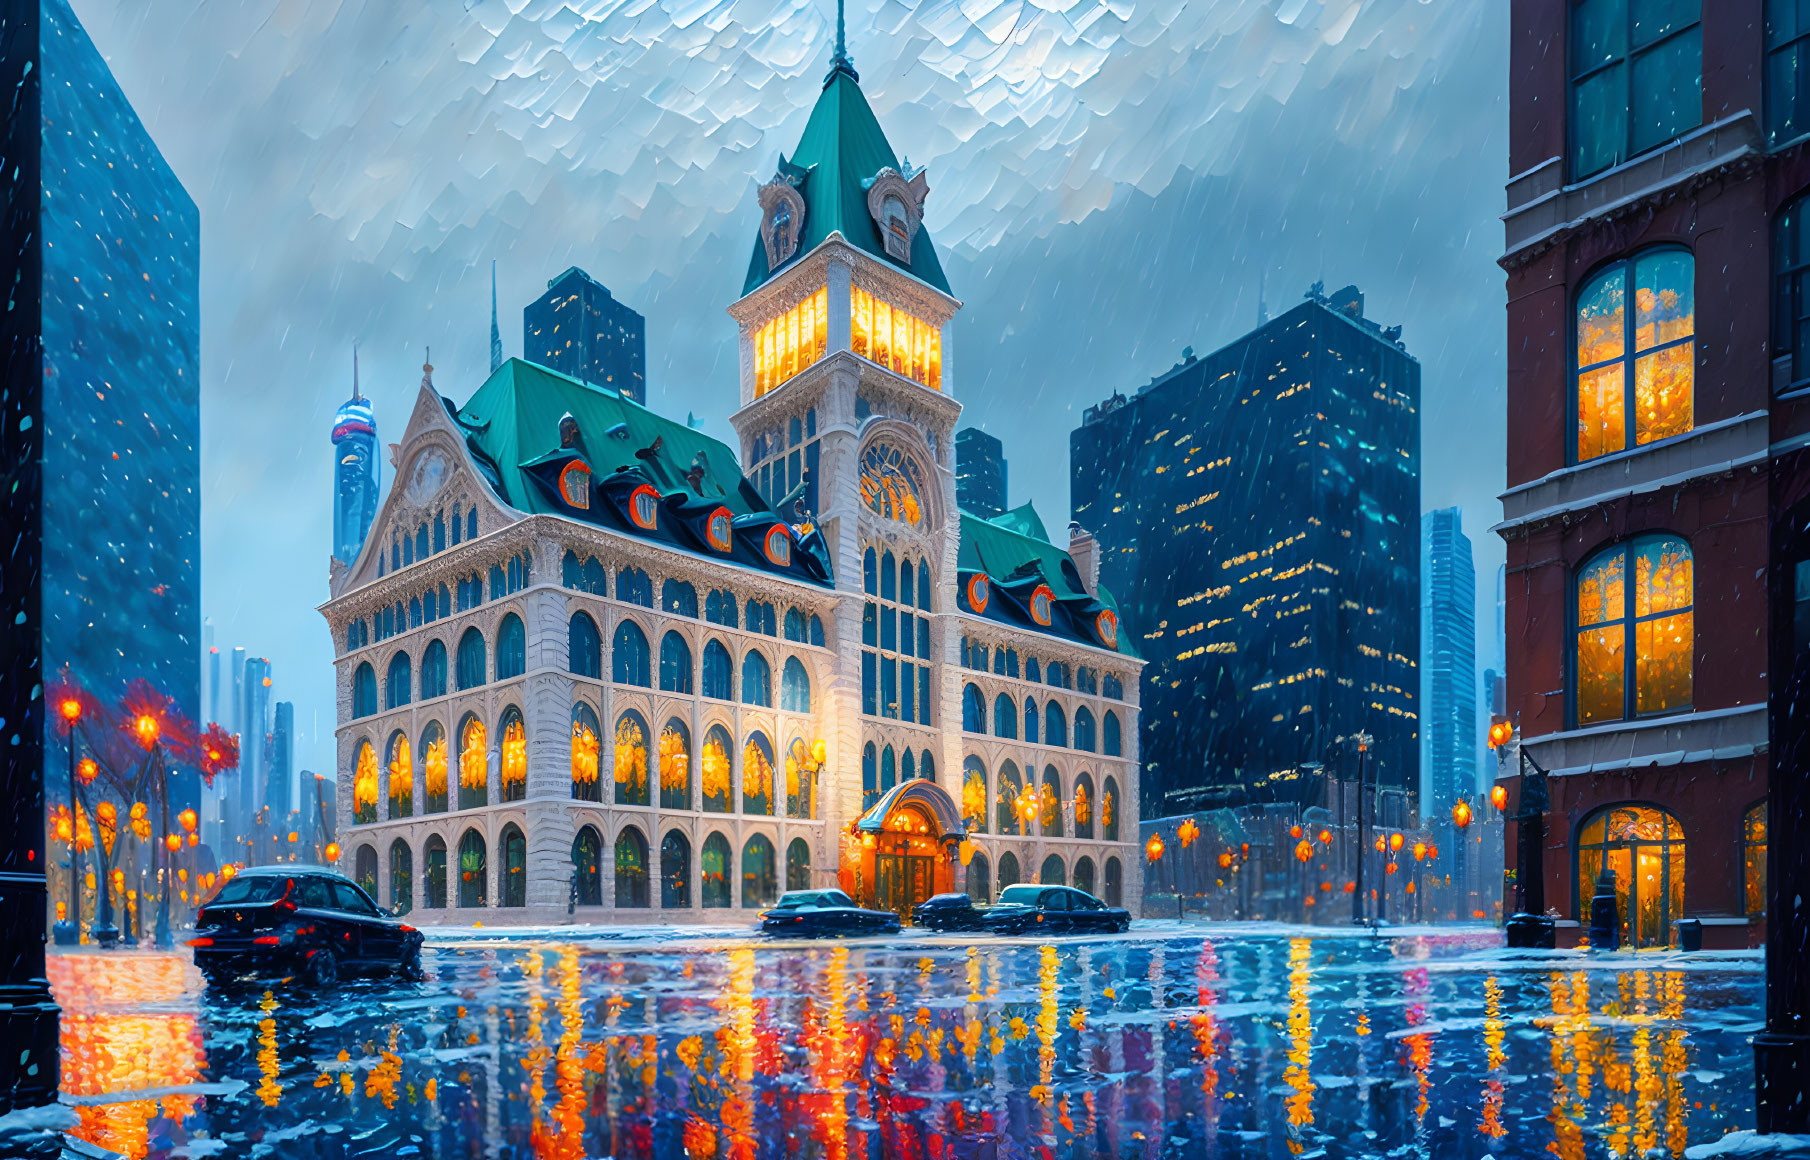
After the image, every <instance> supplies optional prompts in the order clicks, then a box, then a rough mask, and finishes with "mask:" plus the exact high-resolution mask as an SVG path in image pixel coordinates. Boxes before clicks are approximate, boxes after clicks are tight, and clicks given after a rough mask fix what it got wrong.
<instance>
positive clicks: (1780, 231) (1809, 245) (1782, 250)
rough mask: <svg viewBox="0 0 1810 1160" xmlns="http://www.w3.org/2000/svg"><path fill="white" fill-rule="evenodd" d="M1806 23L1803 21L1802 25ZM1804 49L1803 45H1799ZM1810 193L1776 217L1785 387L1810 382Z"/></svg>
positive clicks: (1776, 308)
mask: <svg viewBox="0 0 1810 1160" xmlns="http://www.w3.org/2000/svg"><path fill="white" fill-rule="evenodd" d="M1802 27H1803V26H1802V25H1800V28H1802ZM1800 51H1801V49H1800ZM1806 214H1810V197H1800V198H1798V199H1797V200H1796V201H1794V202H1792V203H1791V204H1789V205H1787V206H1786V207H1785V208H1784V209H1783V210H1781V211H1780V213H1779V215H1778V217H1777V218H1775V219H1773V227H1772V238H1773V262H1772V268H1773V271H1774V277H1775V278H1776V279H1777V280H1776V281H1775V282H1774V284H1773V292H1772V309H1773V323H1772V336H1771V337H1772V354H1773V356H1774V357H1775V358H1776V357H1777V356H1779V355H1783V354H1789V355H1790V356H1791V371H1790V374H1789V375H1788V376H1787V382H1785V383H1784V384H1782V386H1783V388H1784V389H1786V390H1793V389H1795V388H1797V387H1801V386H1804V385H1805V384H1806V382H1810V228H1806V227H1807V223H1806V221H1805V216H1806Z"/></svg>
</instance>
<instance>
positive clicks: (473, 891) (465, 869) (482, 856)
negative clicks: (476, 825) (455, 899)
mask: <svg viewBox="0 0 1810 1160" xmlns="http://www.w3.org/2000/svg"><path fill="white" fill-rule="evenodd" d="M487 853H488V851H487V850H486V849H485V846H484V835H482V834H480V833H478V832H477V831H476V830H466V831H465V836H464V837H462V838H460V839H459V906H460V907H461V908H462V909H464V908H470V907H474V906H483V905H485V898H486V897H487V895H488V893H489V892H488V891H487V890H486V889H485V887H486V885H487V881H486V879H487V876H488V875H489V873H490V867H489V864H488V862H489V860H488V858H487V857H486V855H487Z"/></svg>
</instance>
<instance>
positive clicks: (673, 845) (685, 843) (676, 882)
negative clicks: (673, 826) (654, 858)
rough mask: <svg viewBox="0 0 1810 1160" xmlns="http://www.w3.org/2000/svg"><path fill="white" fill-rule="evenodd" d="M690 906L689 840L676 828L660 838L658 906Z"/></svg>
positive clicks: (685, 907) (666, 908)
mask: <svg viewBox="0 0 1810 1160" xmlns="http://www.w3.org/2000/svg"><path fill="white" fill-rule="evenodd" d="M690 907H691V841H690V839H688V838H686V836H685V835H684V834H683V833H681V832H680V831H678V830H668V831H666V837H664V838H662V839H661V840H660V908H661V909H662V910H687V909H689V908H690Z"/></svg>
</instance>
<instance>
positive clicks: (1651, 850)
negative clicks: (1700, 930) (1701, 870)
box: [1574, 805, 1685, 950]
mask: <svg viewBox="0 0 1810 1160" xmlns="http://www.w3.org/2000/svg"><path fill="white" fill-rule="evenodd" d="M1577 852H1578V853H1577V887H1578V891H1577V908H1576V910H1575V912H1574V913H1577V914H1582V915H1588V914H1589V913H1590V899H1591V898H1592V897H1594V896H1595V894H1596V880H1597V878H1598V877H1600V876H1601V874H1602V872H1603V871H1604V870H1605V869H1607V870H1610V871H1613V872H1614V874H1615V900H1616V916H1617V918H1618V919H1619V920H1620V923H1621V932H1620V933H1621V943H1622V945H1623V946H1624V947H1626V948H1627V949H1629V950H1641V949H1643V948H1645V947H1658V946H1670V945H1671V943H1672V933H1673V932H1672V922H1673V920H1674V919H1679V918H1683V917H1684V853H1685V851H1684V830H1683V828H1681V827H1680V826H1679V825H1678V819H1676V818H1674V817H1673V816H1672V815H1671V814H1669V813H1666V812H1665V811H1664V810H1661V809H1657V808H1655V807H1653V806H1641V805H1621V806H1610V807H1608V808H1607V809H1603V810H1598V811H1597V812H1596V813H1595V814H1592V815H1591V816H1590V818H1589V819H1587V820H1586V821H1585V822H1584V825H1583V827H1582V828H1581V829H1580V830H1578V840H1577Z"/></svg>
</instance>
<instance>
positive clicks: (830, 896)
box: [760, 890, 899, 937]
mask: <svg viewBox="0 0 1810 1160" xmlns="http://www.w3.org/2000/svg"><path fill="white" fill-rule="evenodd" d="M760 928H761V930H763V931H765V932H766V933H768V934H782V935H785V934H789V935H796V936H800V937H807V936H808V937H815V936H818V935H845V934H898V933H899V916H898V915H896V914H894V913H893V912H892V911H890V910H867V909H865V908H864V907H860V906H856V905H855V900H854V899H852V898H850V897H849V896H848V895H846V894H844V893H843V892H842V891H840V890H788V891H786V892H785V893H784V894H782V895H780V897H779V903H778V905H776V906H774V907H773V909H772V910H767V911H763V912H761V916H760Z"/></svg>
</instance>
